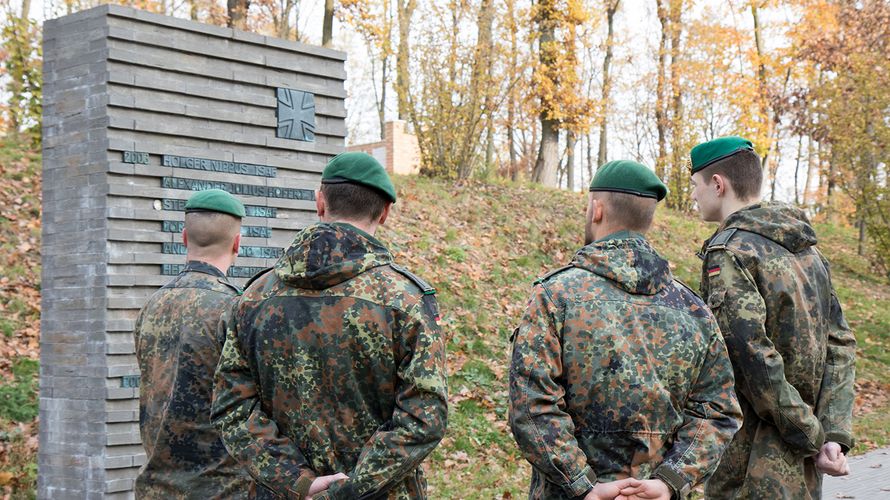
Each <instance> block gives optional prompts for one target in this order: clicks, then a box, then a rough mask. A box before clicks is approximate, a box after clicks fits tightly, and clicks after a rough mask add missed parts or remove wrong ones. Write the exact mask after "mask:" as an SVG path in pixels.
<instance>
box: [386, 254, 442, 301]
mask: <svg viewBox="0 0 890 500" xmlns="http://www.w3.org/2000/svg"><path fill="white" fill-rule="evenodd" d="M389 267H391V268H393V270H394V271H395V272H397V273H399V274H401V275H402V276H404V277H406V278H408V279H409V280H411V282H413V283H414V284H415V285H417V287H418V288H420V291H421V292H423V294H424V295H433V294H435V293H436V289H435V288H433V287H432V286H430V284H429V283H427V282H426V281H424V280H423V279H421V278H420V276H418V275H416V274H414V273H412V272H411V271H409V270H407V269H405V268H404V267H402V266H400V265H398V264H393V263H392V262H390V264H389Z"/></svg>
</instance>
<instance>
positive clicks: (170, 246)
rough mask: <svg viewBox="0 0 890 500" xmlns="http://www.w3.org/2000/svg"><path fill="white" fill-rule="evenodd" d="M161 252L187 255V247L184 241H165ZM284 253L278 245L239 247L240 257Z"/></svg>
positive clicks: (268, 255)
mask: <svg viewBox="0 0 890 500" xmlns="http://www.w3.org/2000/svg"><path fill="white" fill-rule="evenodd" d="M161 253H166V254H172V255H185V254H186V253H187V249H186V247H185V244H184V243H170V242H165V243H163V244H162V246H161ZM283 253H284V249H282V248H277V247H259V246H241V248H239V249H238V256H239V257H252V258H257V259H277V258H279V257H281V255H282V254H283Z"/></svg>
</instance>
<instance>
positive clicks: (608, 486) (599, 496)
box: [584, 477, 640, 500]
mask: <svg viewBox="0 0 890 500" xmlns="http://www.w3.org/2000/svg"><path fill="white" fill-rule="evenodd" d="M639 483H640V480H639V479H634V478H632V477H629V478H627V479H619V480H618V481H612V482H610V483H596V486H594V487H593V489H592V490H590V491H588V492H587V495H585V496H584V500H613V499H614V498H616V497H617V496H618V495H619V494H621V489H622V488H630V487H633V486H636V485H638V484H639Z"/></svg>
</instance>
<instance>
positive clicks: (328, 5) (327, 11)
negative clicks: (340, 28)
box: [321, 0, 334, 47]
mask: <svg viewBox="0 0 890 500" xmlns="http://www.w3.org/2000/svg"><path fill="white" fill-rule="evenodd" d="M333 38H334V0H324V21H323V23H322V27H321V45H322V46H324V47H330V46H331V42H332V41H333Z"/></svg>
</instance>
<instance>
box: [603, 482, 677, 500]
mask: <svg viewBox="0 0 890 500" xmlns="http://www.w3.org/2000/svg"><path fill="white" fill-rule="evenodd" d="M638 482H639V484H638V485H637V486H629V487H626V488H622V489H621V494H620V495H618V496H617V497H615V498H616V500H635V499H645V500H670V499H671V495H672V494H673V492H672V491H671V487H670V486H668V485H667V483H665V482H664V481H662V480H661V479H647V480H645V481H638Z"/></svg>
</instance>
